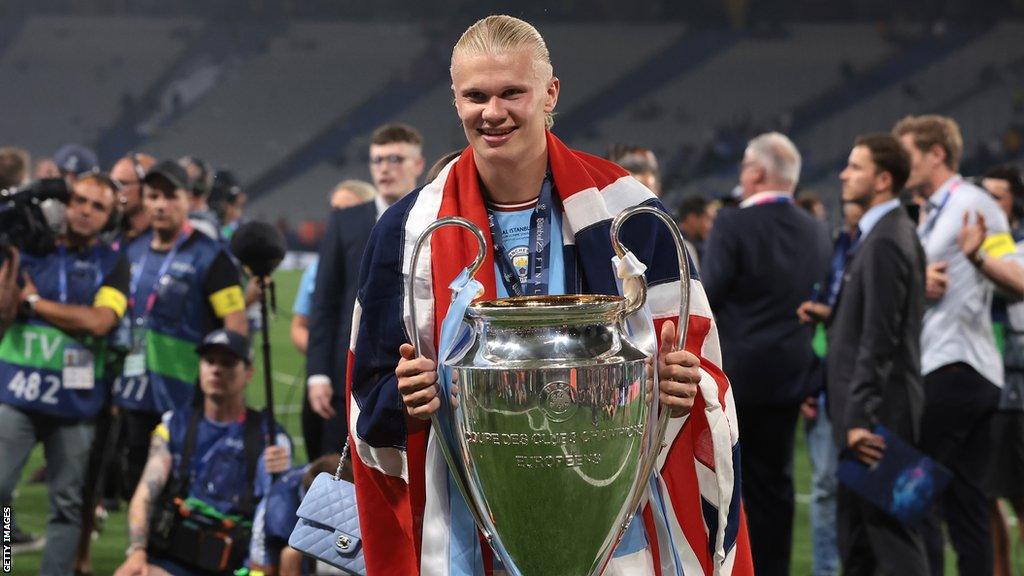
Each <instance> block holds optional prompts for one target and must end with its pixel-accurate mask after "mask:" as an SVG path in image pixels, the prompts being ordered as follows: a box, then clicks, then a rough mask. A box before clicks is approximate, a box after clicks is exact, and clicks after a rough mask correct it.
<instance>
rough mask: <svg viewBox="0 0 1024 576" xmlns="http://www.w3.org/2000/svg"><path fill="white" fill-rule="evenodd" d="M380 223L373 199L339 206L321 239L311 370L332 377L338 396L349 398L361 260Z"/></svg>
mask: <svg viewBox="0 0 1024 576" xmlns="http://www.w3.org/2000/svg"><path fill="white" fill-rule="evenodd" d="M376 222H377V207H376V203H375V202H373V201H372V200H371V201H369V202H364V203H363V204H359V205H357V206H352V207H351V208H345V209H342V210H335V211H333V212H331V216H330V219H329V220H328V222H327V230H326V231H325V232H324V238H323V241H322V242H321V244H320V264H319V266H320V267H319V269H318V270H317V274H316V288H315V290H314V292H313V304H312V310H311V314H310V319H309V350H308V353H307V357H306V373H307V374H308V375H309V376H313V375H315V374H325V375H327V376H329V377H330V378H331V385H332V386H333V387H334V392H335V394H336V398H344V392H345V367H346V364H347V362H348V344H349V343H348V341H349V338H350V337H351V334H352V309H353V307H354V305H355V301H356V291H357V290H358V288H359V265H360V263H361V262H362V259H363V249H364V248H366V243H367V241H368V240H369V239H370V230H371V229H372V228H373V225H374V224H375V223H376Z"/></svg>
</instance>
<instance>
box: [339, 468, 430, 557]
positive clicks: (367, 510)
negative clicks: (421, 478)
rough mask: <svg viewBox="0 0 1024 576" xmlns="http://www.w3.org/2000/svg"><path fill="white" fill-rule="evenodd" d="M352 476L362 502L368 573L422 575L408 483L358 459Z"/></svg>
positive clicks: (361, 526) (362, 530) (361, 510)
mask: <svg viewBox="0 0 1024 576" xmlns="http://www.w3.org/2000/svg"><path fill="white" fill-rule="evenodd" d="M352 475H353V477H354V479H355V485H356V498H357V499H358V500H359V529H360V531H361V533H362V537H363V558H364V559H365V561H366V573H367V574H408V575H410V576H415V575H416V574H419V555H418V554H417V553H416V544H415V540H414V538H413V526H412V510H411V509H410V506H409V490H408V486H407V485H406V483H405V481H404V480H402V478H400V477H398V476H388V475H387V474H382V473H381V472H379V471H377V470H375V469H373V468H370V467H369V466H365V465H364V464H363V463H362V461H360V459H359V458H358V457H356V458H352ZM371 511H372V513H371Z"/></svg>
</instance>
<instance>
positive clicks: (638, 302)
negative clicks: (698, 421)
mask: <svg viewBox="0 0 1024 576" xmlns="http://www.w3.org/2000/svg"><path fill="white" fill-rule="evenodd" d="M637 214H651V215H652V216H656V217H657V218H658V219H660V220H661V221H662V223H663V224H665V226H666V227H667V228H668V230H669V233H670V234H671V235H672V240H673V241H675V244H676V257H677V258H678V260H679V321H678V326H676V334H678V338H677V341H676V349H677V350H682V349H683V346H684V345H685V344H686V333H687V330H688V329H689V324H690V260H689V258H688V257H687V254H686V245H685V244H684V243H683V235H682V234H681V233H680V232H679V226H677V225H676V223H675V222H674V221H673V220H672V218H670V217H669V215H668V214H667V213H665V212H664V211H662V210H659V209H658V208H655V207H653V206H633V207H632V208H627V209H625V210H623V211H622V212H620V213H619V215H618V216H616V217H615V219H614V220H612V229H611V237H612V248H613V249H614V250H615V255H616V256H618V257H619V258H623V257H625V255H626V249H625V248H623V247H622V243H621V242H620V240H619V232H620V230H621V229H622V225H623V224H624V223H625V222H626V220H628V219H629V218H631V217H633V216H635V215H637ZM637 280H638V281H639V285H640V290H639V291H638V292H637V294H636V296H635V298H634V299H632V300H631V301H628V302H627V304H626V310H625V313H624V314H623V318H625V317H626V316H629V315H630V314H633V313H634V312H636V311H637V310H639V309H640V308H642V307H643V305H644V304H645V303H646V301H647V280H646V279H645V278H644V277H643V276H641V277H640V278H638V279H637ZM654 337H655V342H656V343H657V344H658V345H659V346H660V335H659V334H655V335H654ZM659 397H660V393H659V392H658V391H655V398H659ZM657 405H658V412H657V413H658V424H657V427H656V428H655V431H654V437H653V438H652V440H653V445H652V450H651V451H650V456H649V458H648V460H647V461H646V462H642V463H641V465H640V472H641V474H642V476H641V477H642V478H648V477H650V475H651V472H653V471H654V466H655V464H657V462H658V455H659V454H660V453H661V449H662V448H663V443H664V441H665V432H666V430H668V418H669V411H668V410H666V409H664V408H662V407H661V402H660V401H658V403H657ZM644 492H645V490H640V491H638V492H637V495H636V498H635V499H634V500H635V501H634V503H633V504H632V505H631V508H630V510H631V515H630V516H629V517H627V520H626V525H625V526H624V527H623V533H625V527H626V526H628V525H629V522H630V521H631V520H632V514H633V513H635V512H636V508H637V507H639V506H640V502H641V501H642V500H643V494H644Z"/></svg>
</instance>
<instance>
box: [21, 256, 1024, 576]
mask: <svg viewBox="0 0 1024 576" xmlns="http://www.w3.org/2000/svg"><path fill="white" fill-rule="evenodd" d="M300 276H301V272H300V271H280V272H278V273H277V274H275V280H276V282H277V301H278V309H279V314H278V315H277V316H276V317H274V318H272V319H271V324H270V327H271V331H270V334H271V346H272V350H273V357H272V364H273V369H274V374H273V380H274V401H275V404H276V408H277V411H276V416H277V418H278V420H279V421H280V422H281V424H282V425H283V426H284V427H285V429H286V430H287V431H288V432H289V434H291V436H292V440H293V441H294V442H295V448H296V455H295V456H296V462H297V463H301V462H304V461H305V449H304V447H303V446H302V433H301V427H300V423H299V411H300V407H301V403H302V388H301V385H302V383H303V381H304V379H305V378H304V373H305V368H304V366H305V362H304V359H303V357H302V356H301V355H300V354H299V353H298V352H296V351H295V349H294V348H293V347H292V344H291V339H290V337H289V322H290V320H289V319H290V316H291V304H292V301H293V300H294V298H295V291H296V289H297V288H298V283H299V278H300ZM257 344H258V342H257ZM257 350H259V349H258V348H257ZM258 355H259V354H257V356H258ZM259 362H260V359H259V358H257V370H256V377H255V379H254V380H253V382H252V383H251V384H250V385H249V391H248V396H249V402H250V405H252V406H254V407H262V406H263V405H264V393H263V378H262V368H261V364H259ZM794 432H795V433H797V454H796V463H795V469H794V474H795V482H796V491H797V493H798V499H797V508H796V521H795V523H796V525H795V528H794V538H793V560H792V568H791V573H792V574H794V575H800V576H803V575H807V574H810V573H811V535H810V520H809V510H810V508H809V505H808V499H807V498H806V497H800V496H799V494H807V493H809V492H810V464H809V462H808V459H807V451H806V448H805V446H804V441H803V438H804V435H803V432H802V430H797V431H794ZM42 464H43V454H42V448H41V446H39V447H37V448H36V450H34V451H33V453H32V456H31V457H30V459H29V462H28V465H27V466H25V470H24V472H23V479H24V478H27V476H28V474H29V473H31V472H32V471H33V470H35V469H37V468H38V467H39V466H41V465H42ZM14 507H15V513H16V515H17V518H18V522H19V523H20V524H21V525H22V526H23V527H24V528H25V529H26V530H29V531H30V532H33V533H35V534H42V533H43V532H44V531H45V528H46V517H47V508H48V505H47V499H46V487H45V485H29V484H27V483H25V482H24V481H23V482H22V483H21V484H20V485H19V487H18V492H17V496H16V498H15V502H14ZM126 507H127V506H126V505H123V506H122V508H121V511H120V512H113V513H111V514H110V518H109V519H108V520H107V523H106V527H105V528H104V530H103V533H102V534H100V535H99V538H98V539H96V540H95V541H94V542H93V547H92V557H93V572H94V574H96V575H97V576H108V575H110V574H113V573H114V570H116V569H117V567H118V566H119V565H120V564H121V562H122V561H123V560H124V551H125V548H127V546H128V539H127V528H126V525H125V509H126ZM1013 528H1014V533H1013V537H1012V543H1013V546H1014V573H1015V574H1024V546H1022V545H1021V542H1020V540H1019V539H1018V538H1017V536H1016V535H1017V532H1016V530H1015V528H1016V527H1013ZM39 557H40V553H39V552H29V553H25V554H21V555H16V556H15V557H14V571H13V573H14V574H17V575H29V574H36V573H37V572H38V568H39ZM946 573H947V574H955V562H954V560H953V557H952V555H951V554H950V553H948V552H947V560H946Z"/></svg>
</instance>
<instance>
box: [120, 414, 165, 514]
mask: <svg viewBox="0 0 1024 576" xmlns="http://www.w3.org/2000/svg"><path fill="white" fill-rule="evenodd" d="M160 417H161V415H160V414H159V413H158V412H138V411H135V410H121V438H120V442H121V450H120V452H121V472H122V478H123V479H124V480H123V482H124V483H123V484H122V485H121V494H122V495H123V496H124V499H125V500H128V501H131V499H132V495H133V494H135V487H136V486H138V485H139V479H140V478H142V470H143V469H144V468H145V467H146V460H148V459H149V442H150V437H151V436H152V434H153V429H154V428H156V426H157V424H159V423H160Z"/></svg>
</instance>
